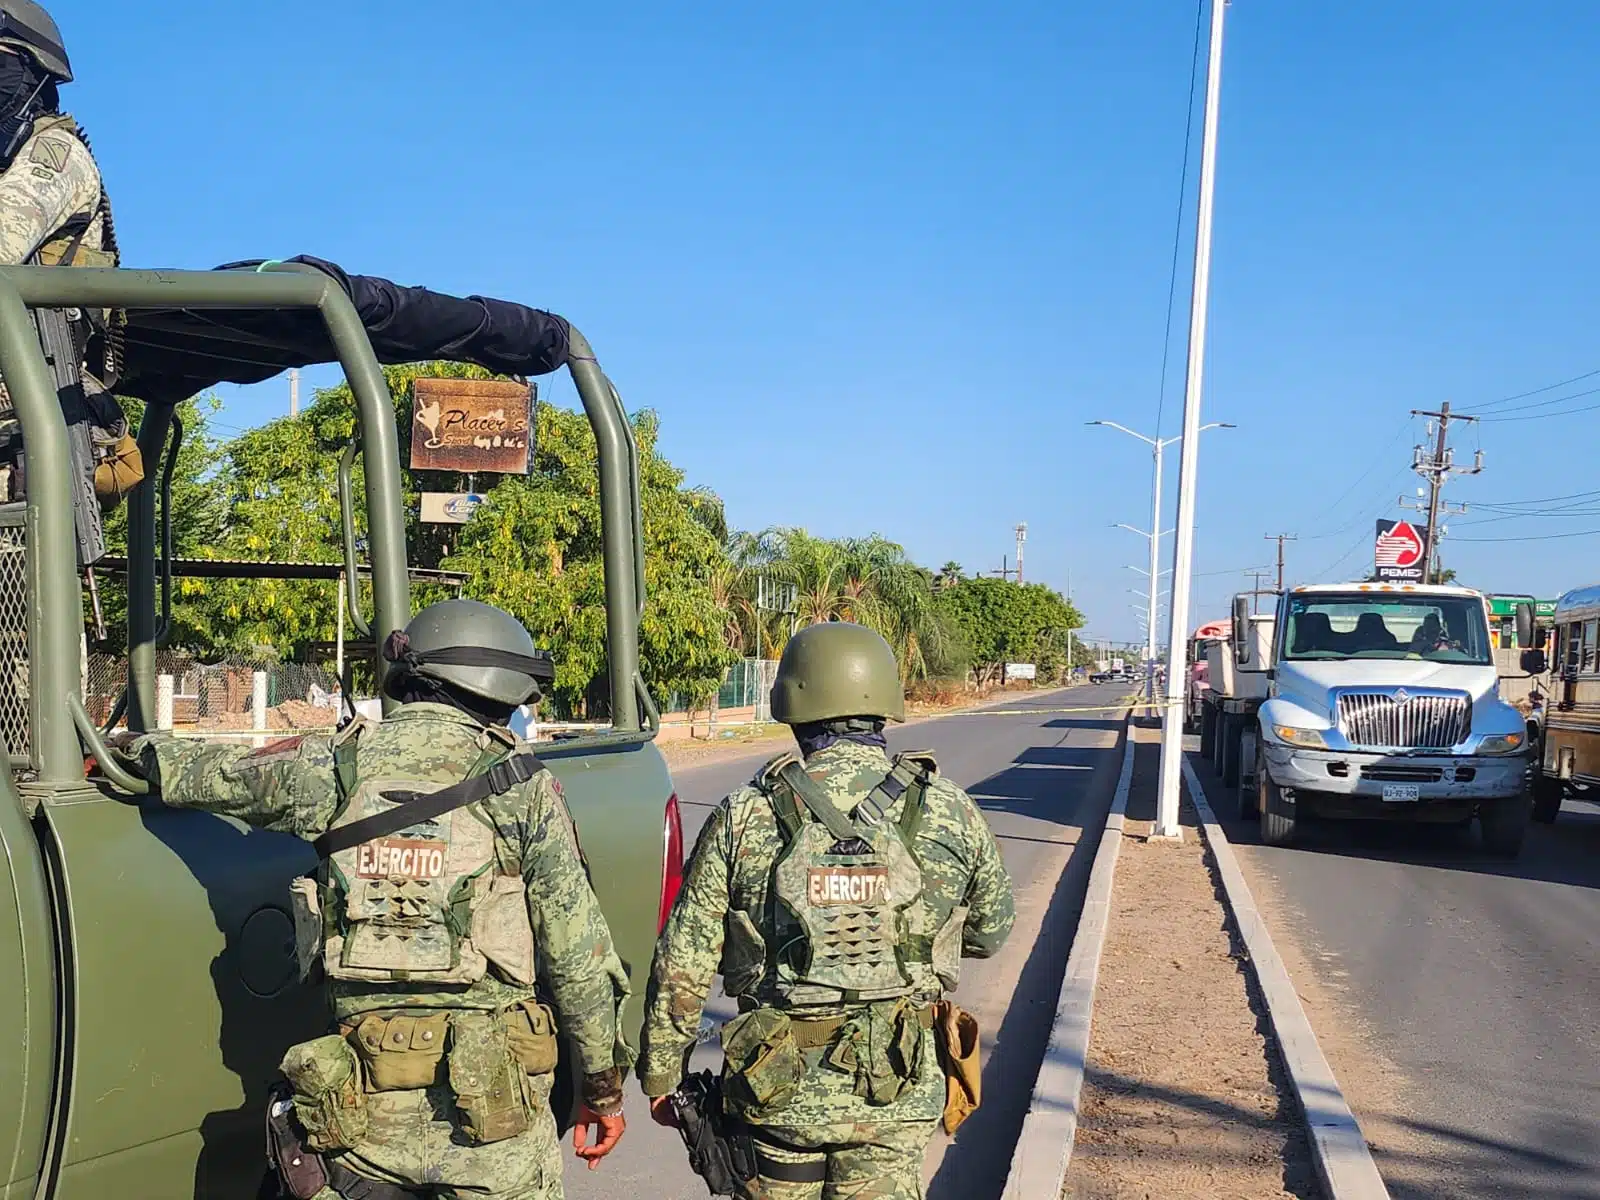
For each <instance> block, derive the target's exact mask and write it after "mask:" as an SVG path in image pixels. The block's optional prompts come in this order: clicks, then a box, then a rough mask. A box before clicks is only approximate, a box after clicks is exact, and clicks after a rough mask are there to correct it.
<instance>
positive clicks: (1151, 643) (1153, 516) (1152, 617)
mask: <svg viewBox="0 0 1600 1200" xmlns="http://www.w3.org/2000/svg"><path fill="white" fill-rule="evenodd" d="M1089 424H1090V425H1104V426H1106V427H1107V428H1108V429H1115V430H1118V431H1119V432H1121V433H1125V434H1127V435H1128V436H1129V437H1134V438H1138V439H1139V440H1140V441H1141V442H1143V443H1144V444H1145V445H1147V446H1149V447H1150V452H1151V457H1152V459H1153V462H1154V470H1153V472H1152V482H1151V488H1150V530H1151V532H1149V533H1145V531H1144V530H1142V529H1134V528H1133V526H1132V525H1123V524H1121V523H1119V524H1118V525H1117V528H1118V529H1132V530H1133V532H1134V533H1137V534H1139V535H1141V536H1142V537H1147V538H1149V539H1150V569H1149V571H1147V572H1145V574H1147V575H1148V576H1149V577H1150V613H1149V620H1148V621H1147V622H1146V628H1145V667H1144V692H1145V696H1144V698H1145V700H1146V701H1147V702H1148V703H1149V704H1150V705H1151V706H1152V707H1153V706H1154V705H1155V702H1156V591H1157V587H1158V586H1159V583H1160V576H1161V575H1162V574H1164V572H1161V571H1159V570H1158V569H1157V561H1156V560H1157V556H1158V553H1159V550H1160V545H1161V539H1162V538H1163V537H1165V536H1166V535H1167V534H1169V533H1171V532H1172V530H1170V529H1168V530H1164V531H1161V452H1162V451H1163V450H1164V449H1166V448H1167V447H1168V446H1170V445H1172V443H1174V442H1181V441H1182V440H1183V436H1182V435H1181V434H1180V435H1178V436H1176V437H1169V438H1164V439H1163V438H1153V437H1146V436H1145V435H1144V434H1142V433H1136V432H1134V431H1133V430H1132V429H1129V428H1128V427H1127V426H1126V425H1119V424H1117V422H1115V421H1090V422H1089ZM1232 428H1233V426H1232V425H1230V424H1229V423H1228V422H1226V421H1212V422H1211V423H1210V424H1207V425H1202V426H1200V428H1199V429H1197V430H1195V432H1196V433H1197V434H1199V433H1204V432H1205V431H1206V430H1208V429H1232ZM1157 531H1160V532H1157Z"/></svg>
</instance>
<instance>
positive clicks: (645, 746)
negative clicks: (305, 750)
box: [0, 258, 682, 1200]
mask: <svg viewBox="0 0 1600 1200" xmlns="http://www.w3.org/2000/svg"><path fill="white" fill-rule="evenodd" d="M71 308H89V309H97V310H108V309H109V310H115V311H118V312H120V313H122V314H125V317H124V318H123V321H125V324H122V328H121V335H122V340H123V346H122V354H123V369H122V375H121V382H120V383H119V385H118V388H117V390H118V392H120V393H122V394H124V395H131V396H138V397H140V398H142V399H143V400H145V401H146V412H145V416H144V417H143V421H142V424H141V426H140V428H139V430H138V442H139V446H140V449H141V451H142V455H143V459H144V463H145V479H144V481H143V482H142V483H140V484H139V485H137V486H136V487H135V489H134V490H133V491H132V492H131V493H130V495H129V497H128V501H127V502H128V504H129V513H128V517H129V523H128V528H129V533H128V616H127V620H128V630H127V632H128V646H129V673H128V678H129V683H128V688H127V691H126V694H125V697H124V699H123V701H122V702H121V703H119V705H118V711H117V712H114V713H113V714H112V718H111V721H110V722H108V723H107V724H106V726H105V727H103V728H102V727H97V726H96V725H95V724H94V723H93V721H92V720H91V719H90V717H89V716H88V713H87V711H86V708H85V705H84V703H83V698H82V690H81V689H82V676H81V666H80V646H81V639H82V635H83V595H82V590H81V588H82V584H81V579H80V576H79V574H78V565H79V557H80V556H79V554H78V553H76V552H75V550H76V546H75V533H74V508H73V505H74V498H75V497H81V494H82V487H81V479H80V477H79V476H80V474H81V462H80V461H78V460H75V459H74V456H73V453H72V446H73V442H72V432H71V431H69V424H68V420H67V418H65V417H64V415H63V413H64V408H65V409H66V411H70V409H71V406H70V405H64V397H63V396H58V388H57V378H56V376H55V375H54V374H53V369H54V366H55V364H53V363H52V362H50V361H48V360H47V356H46V354H44V353H43V352H42V351H41V339H40V337H39V336H38V333H37V329H38V326H37V325H36V324H35V320H34V318H35V316H36V315H37V314H39V313H49V312H52V311H56V312H59V311H60V310H63V309H71ZM119 323H120V322H119ZM41 324H47V322H41ZM424 359H451V360H454V361H460V362H472V363H477V364H479V365H481V366H484V367H486V368H487V369H489V370H491V371H494V372H496V373H499V374H506V375H532V374H538V373H541V372H543V371H550V370H555V369H559V368H560V367H562V366H565V367H566V368H567V369H568V370H569V371H570V372H571V375H572V378H573V381H574V383H575V384H576V386H577V390H578V394H579V396H580V397H581V399H582V402H583V406H584V409H585V411H586V413H587V415H588V417H589V420H590V422H591V424H592V426H593V428H594V431H595V435H596V439H597V441H598V446H599V476H600V478H599V495H600V499H601V508H602V515H603V520H604V566H605V599H606V621H607V644H608V647H609V661H608V664H607V679H606V682H607V684H608V691H609V701H610V711H611V724H610V728H609V729H608V730H606V731H604V732H603V733H600V734H597V735H595V736H590V737H585V738H582V739H573V740H569V741H562V742H559V743H556V744H554V745H552V746H549V747H548V748H546V749H542V750H541V756H542V757H543V758H545V760H546V761H547V762H548V763H549V765H550V768H551V769H552V771H554V773H555V774H556V775H557V777H558V778H560V780H561V781H562V783H563V785H564V787H565V789H566V793H567V796H568V798H569V801H570V804H571V807H572V810H573V814H574V817H575V819H576V822H577V825H578V829H579V836H580V838H581V840H582V844H583V848H584V850H585V852H586V855H587V859H588V863H589V866H590V870H591V874H592V878H593V880H594V883H595V886H596V890H597V891H598V893H599V896H600V900H601V902H602V904H603V906H604V908H605V912H606V916H607V918H608V920H609V922H610V924H611V928H612V931H613V933H614V935H615V938H616V942H617V947H618V951H619V953H620V954H621V956H622V959H623V962H624V963H625V965H626V966H627V968H628V971H629V974H630V977H631V979H632V981H633V989H634V997H633V1001H632V1003H631V1004H630V1006H629V1008H628V1015H629V1022H628V1025H629V1028H628V1035H629V1037H630V1039H636V1037H637V1031H638V1025H639V1020H640V1017H641V1002H642V994H643V990H644V977H645V973H646V972H647V971H648V969H649V962H650V955H651V949H652V945H653V942H654V939H655V936H656V934H657V933H658V931H659V928H660V924H661V921H662V920H663V918H664V915H665V912H666V911H667V909H668V908H669V907H670V905H671V902H672V900H673V898H674V896H675V894H676V889H677V886H678V882H679V880H680V879H681V873H682V835H681V831H680V827H679V823H678V815H677V800H676V797H675V796H674V794H673V789H672V782H671V778H670V775H669V773H668V771H667V767H666V763H665V761H664V760H663V758H662V755H661V753H660V750H659V749H658V748H657V747H656V745H655V742H654V740H653V738H654V735H655V732H656V728H657V725H658V723H659V717H658V714H657V712H656V710H655V707H654V705H653V704H652V702H651V698H650V695H649V693H648V691H647V690H646V688H645V686H644V682H643V677H642V676H641V674H640V671H639V651H638V628H639V619H640V614H641V612H642V610H643V607H644V603H645V595H644V563H643V553H644V552H643V545H644V540H643V529H642V515H641V510H640V502H639V480H638V454H637V448H636V446H635V444H634V442H633V437H632V430H631V427H630V425H629V423H628V421H627V418H626V415H625V413H624V411H623V408H622V403H621V400H620V398H619V397H618V395H617V392H616V390H615V389H614V388H613V387H612V386H611V384H610V382H609V381H608V380H607V378H606V377H605V375H604V374H603V373H602V372H601V370H600V367H599V364H598V363H597V362H596V361H595V359H594V356H593V354H592V352H591V351H590V349H589V346H588V343H587V342H586V341H585V340H584V338H583V336H582V335H581V334H580V333H578V331H577V330H575V329H572V328H571V327H570V326H569V325H568V324H567V323H566V322H565V321H564V320H562V319H561V318H559V317H554V316H552V315H551V314H549V313H544V312H540V311H539V310H535V309H529V308H525V307H523V306H521V305H515V304H509V303H506V302H503V301H498V300H492V299H486V298H483V297H471V298H469V299H460V298H457V297H452V296H444V295H441V294H439V293H435V292H429V291H426V290H425V289H421V288H400V287H397V286H396V285H394V284H392V283H389V282H388V281H387V280H383V279H378V278H375V277H370V276H355V275H348V274H346V273H345V272H343V271H342V270H340V269H339V268H338V267H336V266H334V265H333V264H331V263H326V262H323V261H321V260H316V259H309V258H308V259H300V260H294V261H291V262H287V263H251V264H234V265H232V266H230V267H227V268H218V269H217V270H215V271H192V272H190V271H130V270H99V269H77V268H74V269H63V268H43V267H6V268H0V375H3V377H4V379H5V383H6V386H7V389H8V391H9V396H10V402H11V405H12V407H13V410H14V413H15V417H16V419H17V420H18V421H19V423H20V425H21V428H22V438H23V445H24V448H25V454H26V498H25V499H23V500H21V501H16V502H12V503H9V504H5V505H0V659H3V662H0V670H3V671H4V676H3V679H4V683H3V685H0V733H3V734H4V737H5V740H6V750H7V755H8V761H7V765H6V768H5V770H3V771H0V793H3V794H0V850H3V856H0V1198H4V1200H14V1198H21V1197H29V1198H30V1200H71V1198H76V1197H93V1198H96V1200H99V1198H101V1197H108V1196H116V1197H125V1198H129V1200H132V1198H136V1197H159V1198H161V1200H170V1198H172V1197H178V1196H190V1195H193V1196H196V1197H218V1198H221V1197H230V1198H231V1197H239V1196H251V1195H254V1194H255V1193H256V1189H257V1187H258V1186H260V1185H261V1183H262V1180H263V1175H264V1167H265V1160H264V1155H263V1149H262V1146H263V1138H262V1132H261V1130H262V1118H263V1108H264V1103H265V1095H266V1087H267V1083H268V1081H269V1079H270V1078H271V1076H272V1075H273V1074H274V1072H275V1070H276V1065H277V1062H278V1059H279V1057H280V1056H281V1054H282V1052H283V1050H284V1049H285V1048H286V1047H287V1046H289V1045H290V1044H291V1043H293V1042H296V1041H300V1040H302V1039H304V1038H306V1037H310V1036H313V1035H315V1034H316V1033H318V1032H320V1031H321V1029H322V1027H323V1025H324V1023H325V1021H326V1017H327V1014H326V1010H325V1006H324V1003H323V1001H322V996H321V989H320V987H319V986H318V981H317V980H315V979H313V980H311V981H302V980H301V979H300V978H299V975H298V970H297V968H296V964H295V954H294V937H293V929H292V923H291V919H290V915H289V900H288V896H289V891H288V889H289V883H290V881H291V880H292V879H293V878H294V877H295V876H296V875H299V874H302V873H304V872H305V871H307V870H308V869H310V868H311V867H312V865H313V861H314V856H313V854H312V852H311V850H310V848H309V846H308V845H307V844H305V843H303V842H301V841H299V840H298V839H296V838H293V837H288V836H284V835H279V834H271V833H265V832H262V831H259V830H252V829H248V828H246V827H244V826H243V825H241V824H239V823H237V822H234V821H231V820H228V819H225V818H221V817H215V816H210V815H205V814H201V813H197V812H182V811H175V810H169V809H166V808H164V807H162V806H161V805H160V804H159V803H157V802H155V800H154V798H152V797H150V796H149V795H148V794H147V793H148V785H147V784H146V783H145V782H144V781H143V780H141V779H140V778H139V777H138V776H137V775H136V774H134V773H132V772H131V771H130V770H129V769H128V768H127V766H126V765H125V764H124V763H122V762H121V761H120V760H119V759H118V758H117V757H116V755H115V754H114V753H112V752H110V751H108V749H107V746H106V741H105V739H106V736H107V734H108V732H109V731H110V729H111V728H112V727H114V726H115V725H116V724H117V723H118V722H119V720H120V719H122V717H123V716H124V714H125V718H126V721H127V723H128V725H129V727H130V728H132V729H135V730H143V729H148V728H151V727H152V725H153V723H154V714H155V673H154V662H155V650H156V647H157V645H158V644H159V643H160V641H161V639H162V637H163V634H164V629H165V627H166V624H167V620H166V618H167V616H168V615H169V611H168V610H169V604H170V595H171V572H172V567H173V563H172V558H171V553H170V536H162V534H163V530H164V529H170V519H171V513H170V504H169V496H168V495H166V494H164V493H165V492H167V491H169V487H170V469H171V463H172V461H173V459H174V457H175V455H176V452H177V447H178V443H179V441H180V440H181V436H182V431H181V426H178V425H177V424H176V423H175V421H174V406H175V405H176V404H177V403H178V402H180V401H181V400H183V399H184V398H185V397H187V396H189V395H192V394H194V393H195V392H197V391H199V390H201V389H203V388H206V387H210V386H212V385H215V384H218V383H222V382H233V383H250V382H256V381H260V380H264V379H268V378H271V377H272V376H273V375H275V374H277V373H278V372H279V371H281V370H283V369H284V368H287V367H295V366H305V365H309V364H312V363H317V362H338V363H339V364H341V365H342V367H343V369H344V373H345V376H346V378H347V379H348V380H349V382H350V385H351V388H352V390H353V392H354V395H355V400H356V404H357V408H358V410H359V412H358V415H359V420H358V424H357V428H358V441H357V442H356V443H354V444H352V446H351V447H350V450H349V451H348V452H347V453H346V454H345V455H344V457H343V459H342V460H341V470H340V484H341V489H340V490H341V500H342V501H343V512H344V535H345V536H344V559H345V562H344V566H345V568H346V569H345V578H346V579H347V580H348V581H349V589H350V590H349V597H350V600H351V602H352V603H354V604H355V605H356V609H357V611H356V614H355V617H354V619H355V620H356V623H357V626H358V628H360V629H363V630H364V631H365V632H367V633H368V634H370V640H371V641H372V642H375V643H377V644H381V643H382V641H383V639H384V638H385V637H386V636H387V634H388V633H389V632H390V631H392V630H395V629H398V628H400V627H401V626H403V625H404V624H405V623H406V621H407V619H408V617H409V615H410V611H411V607H410V596H409V590H408V589H409V577H408V573H407V561H406V559H407V555H406V549H407V548H406V541H405V522H404V514H403V513H402V508H401V505H402V496H403V493H402V489H401V477H400V464H399V458H398V452H397V445H398V436H397V430H396V428H395V410H394V406H393V402H392V399H391V397H390V395H389V392H388V389H387V387H386V385H385V381H384V376H383V373H382V370H381V369H380V366H379V363H380V361H382V362H404V361H419V360H424ZM357 452H359V454H360V455H361V457H362V460H363V467H364V473H365V497H366V504H365V508H366V512H365V517H366V534H365V536H366V544H367V547H368V549H369V561H368V562H366V563H360V562H358V561H357V548H358V539H357V536H356V531H355V524H356V523H355V513H354V511H353V508H354V503H353V496H354V489H353V488H352V487H351V485H350V475H351V470H352V467H353V463H354V460H355V455H356V453H357ZM91 499H92V495H91ZM80 519H81V514H80ZM362 572H366V573H368V574H370V578H371V583H372V586H371V596H372V609H371V613H370V615H364V614H362V613H361V612H360V604H359V601H361V599H362V596H361V594H360V592H359V591H358V589H357V587H356V585H355V580H356V579H357V578H358V575H359V574H360V573H362ZM534 633H535V636H537V633H538V631H537V630H535V631H534ZM373 669H374V670H375V671H379V672H381V671H382V670H383V669H384V664H383V663H381V662H375V663H374V668H373ZM562 1094H563V1093H561V1092H558V1096H561V1095H562ZM565 1095H567V1096H568V1097H569V1098H570V1085H569V1088H568V1091H567V1092H566V1093H565ZM567 1104H570V1099H569V1100H568V1101H567ZM565 1107H566V1105H558V1108H557V1111H558V1112H561V1111H564V1108H565Z"/></svg>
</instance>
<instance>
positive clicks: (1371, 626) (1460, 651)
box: [1282, 595, 1490, 666]
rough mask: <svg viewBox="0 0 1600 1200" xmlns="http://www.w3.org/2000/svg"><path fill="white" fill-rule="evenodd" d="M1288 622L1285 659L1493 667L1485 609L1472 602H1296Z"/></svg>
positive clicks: (1441, 599) (1429, 598)
mask: <svg viewBox="0 0 1600 1200" xmlns="http://www.w3.org/2000/svg"><path fill="white" fill-rule="evenodd" d="M1288 618H1289V619H1288V622H1287V629H1286V631H1285V633H1284V639H1283V655H1282V657H1284V658H1286V659H1331V658H1401V659H1405V658H1412V659H1426V660H1429V661H1432V662H1449V663H1472V664H1475V665H1479V666H1484V665H1487V664H1488V663H1489V661H1490V658H1489V631H1488V627H1487V626H1486V625H1485V623H1484V616H1483V604H1482V603H1481V602H1480V601H1479V600H1477V599H1476V598H1474V597H1471V596H1405V597H1396V596H1384V597H1382V598H1381V599H1380V598H1378V597H1375V596H1370V595H1353V596H1292V597H1290V599H1289V611H1288Z"/></svg>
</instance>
